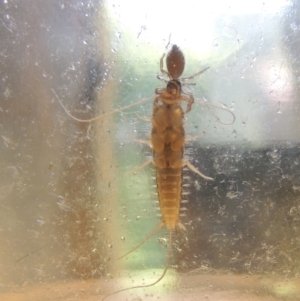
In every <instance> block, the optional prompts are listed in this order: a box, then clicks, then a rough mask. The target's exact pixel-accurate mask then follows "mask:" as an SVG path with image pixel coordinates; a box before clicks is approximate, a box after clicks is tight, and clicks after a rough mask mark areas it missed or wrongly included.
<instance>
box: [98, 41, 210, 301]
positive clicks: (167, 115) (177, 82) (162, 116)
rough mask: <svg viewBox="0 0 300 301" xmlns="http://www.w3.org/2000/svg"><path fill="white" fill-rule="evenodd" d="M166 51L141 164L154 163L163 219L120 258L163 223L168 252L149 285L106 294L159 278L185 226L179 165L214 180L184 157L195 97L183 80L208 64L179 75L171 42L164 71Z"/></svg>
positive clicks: (178, 55)
mask: <svg viewBox="0 0 300 301" xmlns="http://www.w3.org/2000/svg"><path fill="white" fill-rule="evenodd" d="M164 57H165V54H164V55H163V56H162V57H161V59H160V70H161V72H162V74H164V75H166V76H168V78H169V81H166V80H164V79H161V80H162V81H165V82H166V83H167V86H166V88H157V89H156V90H155V94H156V95H157V96H156V98H155V100H154V104H153V114H152V119H151V123H152V126H153V127H152V131H151V146H152V150H153V160H151V161H149V162H147V163H146V164H143V167H144V166H145V165H147V164H148V163H153V164H154V167H155V170H156V183H157V191H158V199H159V206H160V211H161V215H162V220H161V222H160V224H159V225H158V227H156V228H155V229H154V231H152V233H150V235H148V236H147V238H146V239H145V240H143V241H142V242H141V243H140V244H139V245H138V246H136V247H135V248H133V249H132V250H130V251H129V252H128V253H126V254H124V255H123V256H122V257H120V258H118V259H121V258H123V257H125V256H126V255H128V254H129V253H131V252H132V251H134V250H136V249H137V248H139V247H140V246H141V245H142V244H143V243H145V242H146V241H147V240H148V239H149V238H150V237H151V236H152V235H154V234H155V233H156V232H157V231H158V230H159V229H161V228H162V227H164V226H165V227H166V228H167V229H168V231H169V242H168V255H167V262H166V265H165V269H164V271H163V273H162V275H161V276H160V277H159V278H158V279H157V280H156V281H155V282H153V283H151V284H148V285H141V286H134V287H130V288H125V289H121V290H118V291H115V292H113V293H111V294H109V295H107V296H105V297H104V298H103V299H102V300H105V299H106V298H107V297H108V296H111V295H113V294H116V293H119V292H122V291H126V290H129V289H134V288H145V287H149V286H153V285H155V284H157V283H158V282H160V281H161V280H162V279H163V278H164V276H165V274H166V272H167V270H168V267H169V262H170V257H171V246H172V232H173V230H174V229H175V228H176V227H178V228H181V229H185V226H184V225H183V224H182V223H181V222H180V218H179V217H180V208H181V207H180V206H181V202H182V169H183V167H184V166H187V167H189V168H190V169H191V170H192V171H193V172H195V173H197V174H198V175H200V176H201V177H203V178H205V179H206V180H213V179H212V178H210V177H207V176H205V175H203V174H202V173H201V172H200V171H199V170H198V169H197V168H196V167H195V166H193V165H192V164H191V163H190V162H188V161H184V160H183V153H184V144H185V130H184V126H183V123H184V114H185V113H188V112H189V111H190V110H191V108H192V105H193V103H194V97H193V95H192V94H191V93H188V92H184V91H183V90H182V86H183V85H188V83H187V84H185V83H183V81H185V80H190V79H193V78H195V77H196V76H199V75H200V74H202V73H203V72H205V71H206V70H207V69H208V68H209V67H207V68H205V69H203V70H201V71H200V72H198V73H196V74H194V75H192V76H189V77H186V78H180V76H181V75H182V73H183V70H184V65H185V60H184V56H183V54H182V52H181V50H180V49H179V48H178V47H177V46H176V45H173V47H172V49H171V51H170V52H169V53H168V54H167V58H166V64H167V71H166V70H164V66H163V61H164ZM159 79H160V78H159ZM183 101H185V102H187V108H186V110H185V111H184V110H183V108H182V106H181V103H182V102H183Z"/></svg>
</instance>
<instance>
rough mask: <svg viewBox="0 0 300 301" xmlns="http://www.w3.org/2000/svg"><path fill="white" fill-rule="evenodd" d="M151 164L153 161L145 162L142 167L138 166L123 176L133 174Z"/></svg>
mask: <svg viewBox="0 0 300 301" xmlns="http://www.w3.org/2000/svg"><path fill="white" fill-rule="evenodd" d="M151 163H153V160H148V161H146V162H145V163H143V164H142V165H140V166H138V167H137V168H135V169H133V170H131V171H129V172H126V174H125V175H131V174H133V173H135V172H137V171H139V170H140V169H142V168H144V167H146V166H148V165H149V164H151Z"/></svg>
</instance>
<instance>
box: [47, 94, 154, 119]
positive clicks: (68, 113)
mask: <svg viewBox="0 0 300 301" xmlns="http://www.w3.org/2000/svg"><path fill="white" fill-rule="evenodd" d="M51 90H52V92H53V93H54V95H55V97H56V99H57V100H58V102H59V103H60V105H61V106H62V108H63V109H64V111H65V112H66V113H67V115H68V116H69V117H71V118H72V119H74V120H76V121H79V122H92V121H95V120H98V119H101V118H103V117H106V116H109V115H112V114H115V113H118V112H122V111H124V110H126V109H130V108H132V107H134V106H137V105H140V104H143V103H145V102H147V101H149V100H150V99H151V98H153V96H150V97H148V98H145V99H142V100H140V101H138V102H135V103H132V104H130V105H128V106H125V107H123V108H121V109H115V110H113V111H111V112H108V113H105V114H102V115H99V116H96V117H94V118H91V119H80V118H77V117H75V116H73V115H72V114H71V113H70V112H69V111H68V109H67V108H66V107H65V106H64V105H63V103H62V102H61V100H60V99H59V97H58V96H57V94H56V93H55V91H54V90H53V89H51Z"/></svg>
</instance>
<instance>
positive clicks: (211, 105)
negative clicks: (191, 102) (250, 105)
mask: <svg viewBox="0 0 300 301" xmlns="http://www.w3.org/2000/svg"><path fill="white" fill-rule="evenodd" d="M197 103H201V104H204V105H206V106H207V107H212V108H215V109H219V110H223V111H226V112H228V113H229V114H231V116H232V121H231V122H230V123H225V122H223V121H221V120H220V118H219V117H218V116H217V115H216V114H215V113H214V112H213V111H212V110H209V111H210V112H211V113H212V114H213V116H214V117H215V118H216V120H217V121H218V122H220V123H221V124H223V125H232V124H234V122H235V115H234V113H233V112H232V111H230V110H229V109H227V108H222V107H220V106H217V105H213V104H211V103H207V102H205V101H204V100H200V99H197Z"/></svg>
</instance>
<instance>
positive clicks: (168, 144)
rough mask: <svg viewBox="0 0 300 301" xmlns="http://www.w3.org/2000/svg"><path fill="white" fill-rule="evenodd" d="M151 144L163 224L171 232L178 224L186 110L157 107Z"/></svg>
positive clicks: (173, 106) (176, 107)
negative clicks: (184, 115)
mask: <svg viewBox="0 0 300 301" xmlns="http://www.w3.org/2000/svg"><path fill="white" fill-rule="evenodd" d="M152 124H153V128H152V133H151V141H152V146H153V161H154V165H155V168H156V182H157V190H158V197H159V204H160V209H161V214H162V221H163V223H164V224H165V225H166V227H167V228H168V229H174V228H175V227H176V226H177V225H178V223H179V211H180V203H181V195H182V165H183V163H182V161H183V146H184V136H185V133H184V128H183V110H182V108H181V107H180V106H179V105H178V104H174V105H166V104H161V105H158V104H156V105H155V107H154V111H153V117H152Z"/></svg>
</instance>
